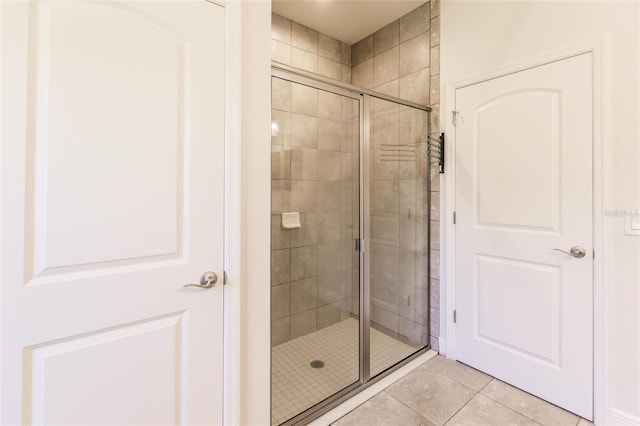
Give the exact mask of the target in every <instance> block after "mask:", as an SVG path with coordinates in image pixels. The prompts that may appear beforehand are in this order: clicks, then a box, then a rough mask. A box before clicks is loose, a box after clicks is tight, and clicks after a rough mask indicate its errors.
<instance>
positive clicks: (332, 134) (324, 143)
mask: <svg viewBox="0 0 640 426" xmlns="http://www.w3.org/2000/svg"><path fill="white" fill-rule="evenodd" d="M341 147H342V141H341V138H340V122H339V121H335V120H325V119H319V120H318V148H320V149H329V150H333V151H339V150H340V148H341Z"/></svg>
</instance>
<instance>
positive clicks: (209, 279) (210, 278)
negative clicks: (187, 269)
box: [183, 271, 218, 288]
mask: <svg viewBox="0 0 640 426" xmlns="http://www.w3.org/2000/svg"><path fill="white" fill-rule="evenodd" d="M217 282H218V275H216V273H215V272H211V271H207V272H205V273H204V274H202V277H201V278H200V284H185V285H184V286H183V287H198V288H211V287H213V286H214V285H215V284H216V283H217Z"/></svg>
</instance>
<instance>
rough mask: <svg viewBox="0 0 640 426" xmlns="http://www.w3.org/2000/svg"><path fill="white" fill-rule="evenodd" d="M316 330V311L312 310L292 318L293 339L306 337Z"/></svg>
mask: <svg viewBox="0 0 640 426" xmlns="http://www.w3.org/2000/svg"><path fill="white" fill-rule="evenodd" d="M315 330H316V310H315V309H311V310H309V311H306V312H301V313H299V314H296V315H292V316H291V338H292V339H295V338H296V337H300V336H304V335H305V334H309V333H311V332H312V331H315Z"/></svg>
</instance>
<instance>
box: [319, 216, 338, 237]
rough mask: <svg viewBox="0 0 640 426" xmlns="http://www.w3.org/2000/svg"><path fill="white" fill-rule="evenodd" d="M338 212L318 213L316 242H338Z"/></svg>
mask: <svg viewBox="0 0 640 426" xmlns="http://www.w3.org/2000/svg"><path fill="white" fill-rule="evenodd" d="M340 215H341V214H340V210H332V211H324V212H319V213H318V242H319V243H330V242H334V241H340V237H341V235H340Z"/></svg>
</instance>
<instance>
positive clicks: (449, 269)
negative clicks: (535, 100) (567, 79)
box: [440, 39, 611, 425]
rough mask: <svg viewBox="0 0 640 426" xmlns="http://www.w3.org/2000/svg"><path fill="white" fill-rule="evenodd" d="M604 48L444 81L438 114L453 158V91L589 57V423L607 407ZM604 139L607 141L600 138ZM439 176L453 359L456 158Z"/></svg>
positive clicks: (446, 317)
mask: <svg viewBox="0 0 640 426" xmlns="http://www.w3.org/2000/svg"><path fill="white" fill-rule="evenodd" d="M609 50H610V48H609V46H608V44H607V42H606V40H604V39H593V40H589V41H586V42H584V43H580V44H577V45H572V46H568V47H565V48H561V49H557V50H553V51H550V52H547V53H545V54H543V55H538V56H535V57H530V58H528V59H525V60H522V61H518V62H515V63H510V64H506V65H504V66H501V67H496V68H495V69H493V70H491V71H488V72H486V73H483V74H480V75H476V76H472V77H470V78H468V79H465V80H461V81H459V82H456V83H452V84H447V85H445V87H444V94H445V99H444V102H443V103H442V106H441V112H440V117H442V118H441V124H442V127H443V128H444V129H445V132H446V134H447V142H448V143H447V145H446V147H445V154H446V158H450V159H455V158H456V155H455V154H456V128H455V126H454V125H453V120H452V114H453V111H455V108H456V91H457V90H458V89H462V88H464V87H467V86H471V85H474V84H478V83H481V82H484V81H487V80H492V79H495V78H499V77H503V76H506V75H509V74H514V73H517V72H520V71H525V70H527V69H530V68H534V67H538V66H542V65H546V64H549V63H552V62H557V61H560V60H563V59H568V58H571V57H573V56H577V55H580V54H584V53H591V55H592V72H593V146H592V150H593V168H592V187H593V244H594V251H595V253H596V256H595V258H594V263H593V345H594V347H593V386H594V387H593V389H594V395H593V407H594V412H593V421H594V423H595V424H596V425H597V424H601V423H602V422H603V421H604V420H605V412H606V407H607V406H608V394H609V392H608V369H607V351H606V348H607V341H608V331H607V327H606V325H607V318H608V309H607V306H608V304H607V301H608V292H609V288H608V286H607V283H606V282H605V281H604V279H603V276H604V274H603V269H604V262H603V253H604V252H603V247H604V246H603V239H602V233H603V212H604V204H603V194H602V188H603V172H602V165H603V158H604V157H603V141H604V140H606V139H608V138H609V135H610V130H609V129H610V127H609V123H610V114H611V108H610V102H609V99H608V96H607V94H608V93H609V72H608V69H607V67H606V66H604V65H605V64H606V63H608V61H607V58H608V57H609ZM605 138H606V139H605ZM446 167H447V170H446V173H445V176H444V188H443V190H442V192H441V193H442V194H443V195H444V200H443V210H442V213H443V215H442V218H444V219H441V223H442V224H441V227H442V231H443V232H442V233H443V237H442V244H443V246H444V249H443V252H442V254H441V255H442V256H443V259H442V260H443V266H442V267H441V269H442V270H441V276H442V280H441V283H442V284H441V294H443V295H444V296H445V297H444V299H443V300H441V302H440V305H441V306H440V317H441V318H440V324H441V330H440V335H441V336H445V338H444V339H443V338H440V347H441V348H444V352H445V354H446V356H447V358H449V359H452V360H456V359H457V357H456V344H455V342H456V325H455V323H454V321H453V311H454V310H455V300H456V277H455V267H456V246H455V241H456V227H455V225H454V224H453V220H452V218H453V214H454V212H455V210H456V206H455V200H456V190H457V188H456V181H455V173H456V162H455V160H453V161H450V162H449V163H448V164H447V165H446Z"/></svg>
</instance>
